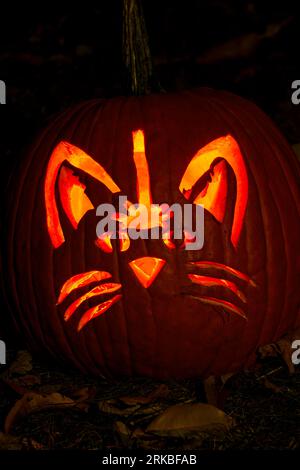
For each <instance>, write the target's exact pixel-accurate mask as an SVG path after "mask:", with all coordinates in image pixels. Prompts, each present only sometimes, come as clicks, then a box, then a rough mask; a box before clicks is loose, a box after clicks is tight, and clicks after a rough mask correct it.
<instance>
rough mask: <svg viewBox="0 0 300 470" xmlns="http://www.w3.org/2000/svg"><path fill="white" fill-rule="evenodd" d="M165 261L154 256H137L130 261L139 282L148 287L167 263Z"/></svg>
mask: <svg viewBox="0 0 300 470" xmlns="http://www.w3.org/2000/svg"><path fill="white" fill-rule="evenodd" d="M165 263H166V262H165V261H164V260H163V259H160V258H153V257H152V256H145V257H143V258H137V259H135V260H133V261H131V262H130V263H129V266H130V267H131V269H132V271H133V272H134V274H135V275H136V277H137V279H138V280H139V282H140V283H141V284H142V286H143V287H145V288H146V289H147V288H148V287H149V286H151V284H152V282H153V281H154V279H155V278H156V276H157V275H158V273H159V272H160V270H161V269H162V268H163V266H164V265H165Z"/></svg>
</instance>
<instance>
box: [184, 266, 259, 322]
mask: <svg viewBox="0 0 300 470" xmlns="http://www.w3.org/2000/svg"><path fill="white" fill-rule="evenodd" d="M188 265H190V266H193V267H194V268H197V269H200V270H201V269H210V268H213V269H215V270H218V271H223V272H224V273H227V274H230V275H232V276H234V277H236V278H237V279H239V280H241V281H243V282H245V283H247V284H249V285H251V286H252V287H256V284H255V283H254V282H253V280H252V279H251V278H250V277H249V276H248V275H247V274H244V273H242V272H241V271H238V270H237V269H234V268H231V267H230V266H227V265H226V264H222V263H216V262H214V261H196V262H190V263H188ZM188 277H189V279H190V280H191V281H192V283H194V284H197V285H200V286H204V287H208V288H209V287H223V288H225V289H228V290H229V291H230V292H232V293H233V294H234V295H235V296H236V297H237V298H238V299H239V300H240V301H241V302H242V303H244V304H245V303H246V302H247V299H246V296H245V294H244V293H243V292H242V291H241V290H240V289H239V288H238V286H237V285H236V284H235V282H233V281H228V280H227V279H223V278H218V277H212V276H207V275H201V274H188ZM190 297H193V298H195V299H197V300H199V301H200V302H203V303H206V304H210V305H214V306H218V307H222V308H224V309H225V310H227V311H228V312H230V313H235V314H236V315H239V316H240V317H242V318H244V319H245V320H247V315H246V314H245V312H244V310H243V309H242V308H240V307H238V306H237V305H235V304H234V303H232V302H229V301H227V300H225V299H219V298H215V297H211V296H202V295H201V296H196V295H190Z"/></svg>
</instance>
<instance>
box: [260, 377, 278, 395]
mask: <svg viewBox="0 0 300 470" xmlns="http://www.w3.org/2000/svg"><path fill="white" fill-rule="evenodd" d="M261 383H262V384H263V386H264V387H265V388H267V389H268V390H271V391H272V392H274V393H281V392H283V390H284V388H283V387H279V386H278V385H275V384H274V383H273V382H271V381H270V380H269V379H267V377H264V378H263V379H262V380H261Z"/></svg>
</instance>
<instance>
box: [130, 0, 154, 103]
mask: <svg viewBox="0 0 300 470" xmlns="http://www.w3.org/2000/svg"><path fill="white" fill-rule="evenodd" d="M123 62H124V64H125V67H126V69H127V74H128V82H129V87H130V91H131V93H132V94H134V95H145V94H149V93H150V92H151V91H152V90H153V88H156V89H160V86H159V84H158V83H156V84H155V80H154V79H153V64H152V58H151V53H150V48H149V39H148V34H147V29H146V23H145V18H144V14H143V8H142V4H141V1H140V0H123Z"/></svg>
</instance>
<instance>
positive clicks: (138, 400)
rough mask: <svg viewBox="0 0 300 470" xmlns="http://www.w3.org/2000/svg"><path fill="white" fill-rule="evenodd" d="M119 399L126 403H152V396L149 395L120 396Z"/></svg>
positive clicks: (132, 404) (133, 404) (129, 404)
mask: <svg viewBox="0 0 300 470" xmlns="http://www.w3.org/2000/svg"><path fill="white" fill-rule="evenodd" d="M118 400H119V401H121V402H122V403H124V405H128V406H135V405H147V404H148V403H151V401H152V398H151V397H149V396H145V397H143V396H139V397H120V398H118Z"/></svg>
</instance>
